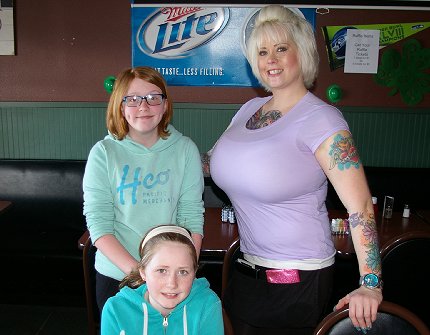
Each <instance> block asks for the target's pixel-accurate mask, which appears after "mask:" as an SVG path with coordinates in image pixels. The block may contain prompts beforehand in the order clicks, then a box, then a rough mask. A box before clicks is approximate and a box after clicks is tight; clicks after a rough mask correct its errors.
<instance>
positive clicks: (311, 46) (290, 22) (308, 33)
mask: <svg viewBox="0 0 430 335" xmlns="http://www.w3.org/2000/svg"><path fill="white" fill-rule="evenodd" d="M285 38H287V40H290V41H291V42H292V43H294V45H295V46H296V47H297V52H298V59H299V62H300V67H301V73H302V77H303V82H304V85H305V87H306V88H310V87H312V85H313V83H314V81H315V79H316V77H317V75H318V63H319V56H318V51H317V46H316V40H315V34H314V31H313V28H312V25H311V24H310V23H309V22H308V21H307V20H306V19H304V18H303V17H301V16H299V15H297V14H295V13H294V12H293V11H292V10H290V9H288V8H286V7H284V6H282V5H270V6H266V7H263V8H262V9H261V10H260V12H259V13H258V15H257V17H256V19H255V24H254V29H253V31H252V32H251V35H250V37H249V38H248V41H247V43H246V54H247V55H246V58H247V59H248V62H249V64H250V65H251V69H252V72H253V73H254V75H255V77H256V78H257V79H258V81H259V82H260V83H261V85H263V87H264V88H265V89H266V90H267V91H269V92H270V87H268V86H267V85H266V84H265V83H264V82H263V80H262V78H261V76H260V72H259V70H258V52H259V49H260V46H261V44H262V43H263V41H267V40H270V41H273V42H275V43H280V42H285Z"/></svg>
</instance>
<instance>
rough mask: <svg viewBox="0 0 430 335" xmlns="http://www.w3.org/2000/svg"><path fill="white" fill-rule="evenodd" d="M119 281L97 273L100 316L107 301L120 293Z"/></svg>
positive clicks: (97, 296) (97, 297)
mask: <svg viewBox="0 0 430 335" xmlns="http://www.w3.org/2000/svg"><path fill="white" fill-rule="evenodd" d="M119 283H120V282H119V281H118V280H116V279H113V278H110V277H106V276H104V275H102V274H100V273H98V272H97V271H96V299H97V306H98V308H99V312H100V315H101V313H102V309H103V306H104V305H105V303H106V301H107V300H108V299H109V298H110V297H113V296H114V295H115V294H117V293H118V291H119Z"/></svg>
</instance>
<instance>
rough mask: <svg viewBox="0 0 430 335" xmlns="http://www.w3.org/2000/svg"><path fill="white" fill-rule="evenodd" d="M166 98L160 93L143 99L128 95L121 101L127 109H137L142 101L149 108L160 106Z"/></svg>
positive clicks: (138, 96)
mask: <svg viewBox="0 0 430 335" xmlns="http://www.w3.org/2000/svg"><path fill="white" fill-rule="evenodd" d="M165 98H166V96H165V95H164V94H162V93H154V94H148V95H146V96H144V97H142V96H140V95H128V96H126V97H124V98H123V99H122V101H123V102H125V104H126V106H127V107H139V106H140V105H141V104H142V101H143V100H146V103H147V104H148V105H149V106H158V105H161V104H162V102H163V100H164V99H165Z"/></svg>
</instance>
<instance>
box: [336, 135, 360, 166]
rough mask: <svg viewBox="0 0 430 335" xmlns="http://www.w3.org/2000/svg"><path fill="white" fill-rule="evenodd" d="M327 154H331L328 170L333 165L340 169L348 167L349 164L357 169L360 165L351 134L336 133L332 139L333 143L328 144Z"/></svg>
mask: <svg viewBox="0 0 430 335" xmlns="http://www.w3.org/2000/svg"><path fill="white" fill-rule="evenodd" d="M329 155H330V156H331V161H330V170H332V169H334V167H335V166H337V167H338V169H339V170H341V171H343V170H344V169H349V168H350V167H351V166H355V167H356V168H357V169H358V168H359V167H360V157H359V156H358V152H357V148H356V147H355V145H354V141H353V139H352V136H342V135H340V134H337V135H336V136H335V137H334V139H333V144H331V145H330V151H329Z"/></svg>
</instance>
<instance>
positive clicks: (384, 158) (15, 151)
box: [0, 102, 430, 168]
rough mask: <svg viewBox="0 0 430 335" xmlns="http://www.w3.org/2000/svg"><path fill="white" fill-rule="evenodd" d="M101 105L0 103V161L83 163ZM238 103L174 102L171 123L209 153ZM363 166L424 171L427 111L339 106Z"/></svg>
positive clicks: (428, 163) (101, 116)
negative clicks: (63, 160)
mask: <svg viewBox="0 0 430 335" xmlns="http://www.w3.org/2000/svg"><path fill="white" fill-rule="evenodd" d="M106 106H107V103H105V102H96V103H95V102H90V103H87V102H0V159H2V158H3V159H7V158H8V159H86V158H87V156H88V153H89V150H90V149H91V147H92V146H93V145H94V143H96V142H97V141H98V140H100V139H102V138H103V137H104V136H105V135H106V133H107V131H106V126H105V112H106ZM240 106H241V105H240V104H202V103H176V104H175V110H174V116H173V119H172V124H173V125H174V126H175V127H176V128H177V129H178V130H179V131H181V132H182V133H183V134H185V135H186V136H189V137H190V138H192V139H193V140H194V141H195V142H196V144H197V146H198V148H199V150H200V151H201V152H205V151H207V150H209V149H210V148H211V147H212V146H213V144H214V143H215V142H216V140H217V139H218V138H219V136H220V135H221V134H222V132H223V131H224V130H225V128H226V127H227V126H228V124H229V123H230V120H231V118H232V117H233V115H234V114H235V113H236V111H237V110H238V109H239V108H240ZM340 109H341V111H342V113H343V114H344V116H345V118H346V120H347V121H348V124H349V126H350V128H351V131H352V133H353V135H354V139H355V141H356V144H357V147H358V148H359V152H360V156H361V159H362V161H363V163H364V164H365V165H368V166H390V167H417V168H418V167H430V150H429V149H428V148H429V147H430V110H427V109H419V108H371V107H340Z"/></svg>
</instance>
